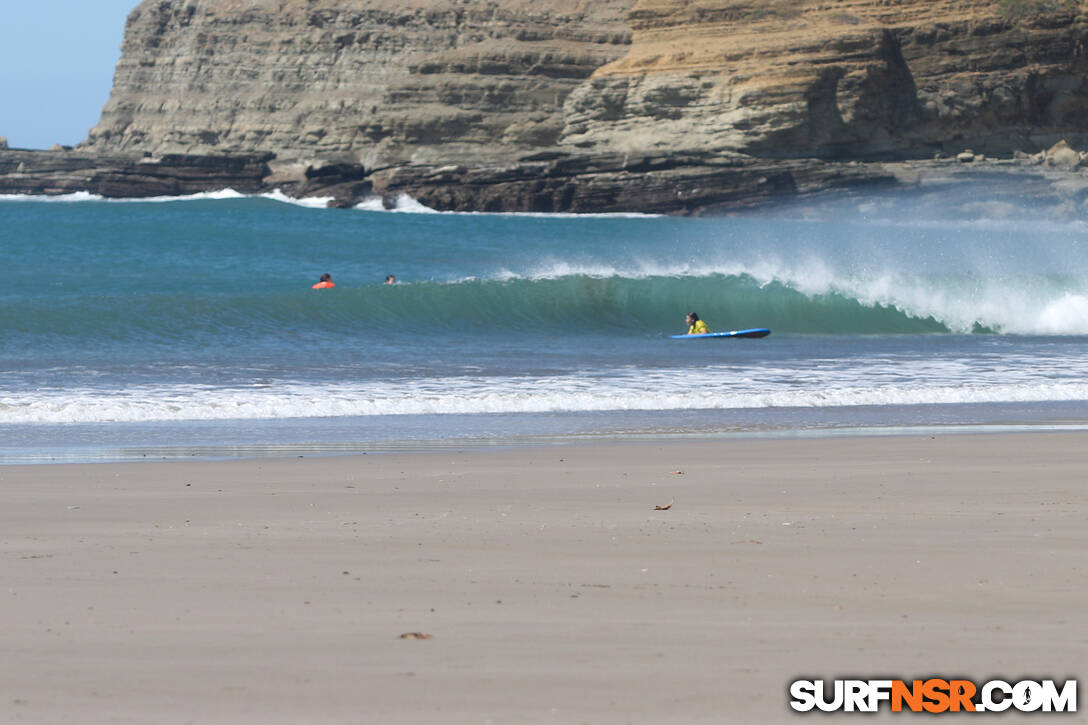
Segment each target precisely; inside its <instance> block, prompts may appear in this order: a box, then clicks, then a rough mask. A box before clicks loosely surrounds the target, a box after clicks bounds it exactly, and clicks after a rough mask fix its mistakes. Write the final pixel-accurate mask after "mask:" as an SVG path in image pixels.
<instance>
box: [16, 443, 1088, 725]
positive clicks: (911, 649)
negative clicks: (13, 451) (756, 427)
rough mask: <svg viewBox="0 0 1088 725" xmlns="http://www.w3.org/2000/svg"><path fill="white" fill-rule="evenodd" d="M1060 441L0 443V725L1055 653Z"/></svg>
mask: <svg viewBox="0 0 1088 725" xmlns="http://www.w3.org/2000/svg"><path fill="white" fill-rule="evenodd" d="M1086 443H1088V436H1086V435H1085V434H1049V433H1047V434H1007V435H986V436H968V435H945V436H938V437H936V438H930V437H928V436H927V437H888V438H865V437H855V438H833V439H821V440H811V439H809V440H796V439H795V440H723V441H703V442H684V441H660V440H658V441H650V442H625V443H599V444H591V445H571V446H557V447H536V448H531V449H521V450H503V451H470V452H453V451H443V452H431V453H411V454H385V455H367V456H351V457H336V458H304V459H290V460H276V461H269V460H254V461H232V462H190V463H133V464H117V465H114V464H91V465H49V466H7V467H2V468H0V502H2V505H0V567H2V568H0V574H2V582H3V588H2V590H0V602H2V605H0V617H2V622H3V628H2V630H0V631H2V634H0V722H15V723H24V722H25V723H83V724H85V723H106V722H126V723H182V722H193V723H341V722H343V723H364V722H365V723H485V722H494V723H537V722H541V723H581V722H587V723H613V722H615V723H619V722H634V723H698V722H707V723H709V722H714V723H722V722H736V723H763V722H785V721H797V719H798V718H801V719H803V716H798V715H795V714H793V713H792V712H791V711H790V710H789V708H788V705H787V699H788V698H787V686H788V683H789V682H790V681H791V680H793V679H795V678H797V677H799V676H822V677H828V678H833V677H835V676H848V675H852V676H862V677H866V678H867V677H877V676H882V675H886V676H904V677H914V676H928V675H961V676H966V677H968V678H970V679H975V680H976V681H977V680H980V679H988V678H989V677H991V676H994V675H1005V676H1008V677H1013V678H1019V677H1020V676H1032V677H1040V676H1044V675H1045V676H1054V677H1061V678H1064V677H1074V676H1077V675H1084V674H1085V672H1084V671H1080V672H1078V671H1077V669H1078V667H1079V668H1083V667H1084V665H1085V663H1086V662H1088V582H1086V573H1088V571H1086V567H1088V555H1086V554H1088V527H1086V525H1085V509H1086V506H1085V503H1086V499H1088V482H1086V475H1085V474H1086V471H1088V459H1086V453H1085V450H1086V445H1085V444H1086ZM675 471H683V474H682V475H681V474H677V473H674V472H675ZM671 499H675V505H674V506H673V507H672V508H671V509H670V510H667V511H654V510H652V509H653V507H654V506H655V505H665V504H666V503H668V502H669V501H670V500H671ZM405 632H424V633H427V634H431V635H433V638H431V639H426V640H406V639H400V638H399V637H398V635H400V634H401V633H405ZM811 717H813V718H814V719H815V720H816V721H818V722H827V721H829V718H828V717H826V716H825V717H820V716H811ZM904 717H905V718H907V719H911V716H910V715H900V716H899V719H903V718H904ZM1079 717H1082V715H1078V716H1075V717H1074V719H1076V718H1079ZM831 719H832V720H835V721H838V720H839V719H844V720H853V721H858V720H865V721H870V722H871V721H872V717H871V716H864V715H860V716H859V715H854V716H844V717H842V718H831ZM877 719H878V720H881V721H883V720H884V719H894V718H893V716H890V715H889V716H886V717H878V718H877ZM1062 719H1063V721H1067V722H1068V721H1069V719H1068V718H1062Z"/></svg>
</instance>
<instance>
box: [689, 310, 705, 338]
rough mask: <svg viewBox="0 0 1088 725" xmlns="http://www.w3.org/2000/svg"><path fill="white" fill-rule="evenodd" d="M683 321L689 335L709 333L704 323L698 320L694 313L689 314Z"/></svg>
mask: <svg viewBox="0 0 1088 725" xmlns="http://www.w3.org/2000/svg"><path fill="white" fill-rule="evenodd" d="M685 321H686V322H687V323H688V334H689V335H705V334H707V333H708V332H710V328H709V327H707V326H706V323H705V322H703V321H702V320H700V319H699V315H697V314H695V313H694V312H689V313H688V316H687V318H685Z"/></svg>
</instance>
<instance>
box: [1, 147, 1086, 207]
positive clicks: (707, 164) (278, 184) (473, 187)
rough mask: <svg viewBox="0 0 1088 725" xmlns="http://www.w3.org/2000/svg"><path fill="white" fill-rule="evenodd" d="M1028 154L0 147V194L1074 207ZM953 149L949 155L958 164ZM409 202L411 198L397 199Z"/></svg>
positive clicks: (1062, 175) (1040, 159)
mask: <svg viewBox="0 0 1088 725" xmlns="http://www.w3.org/2000/svg"><path fill="white" fill-rule="evenodd" d="M1049 154H1050V152H1046V151H1041V152H1039V153H1037V154H1034V155H1031V156H1028V155H1023V154H1022V155H1020V156H1014V157H1011V158H996V157H986V156H982V155H978V156H976V155H973V154H966V155H964V154H960V155H959V157H957V156H946V157H943V158H940V159H924V158H919V157H917V156H909V155H906V156H902V157H898V158H871V159H869V158H858V159H850V158H829V159H821V158H809V157H797V158H771V157H766V158H765V157H758V156H743V155H732V154H724V155H723V154H721V153H709V152H705V151H688V152H683V153H672V154H667V155H664V156H655V155H653V154H642V155H630V154H617V153H600V152H599V153H585V152H578V151H570V150H563V151H555V152H554V153H545V154H542V155H540V158H536V157H534V156H527V157H525V158H521V159H518V160H516V161H514V162H513V163H507V164H498V165H490V166H489V165H480V166H476V167H467V166H456V165H454V166H451V165H448V164H446V165H442V164H437V165H417V164H409V163H402V164H396V165H393V166H390V167H381V168H368V167H367V166H365V165H364V164H361V163H338V162H334V161H332V160H314V161H312V162H310V163H309V165H307V164H301V165H300V164H292V163H288V164H287V166H288V167H290V168H292V169H294V171H292V172H291V173H286V172H284V171H283V170H280V171H274V169H273V167H274V166H276V165H277V164H278V163H279V162H278V161H277V159H276V155H275V154H272V153H250V154H244V153H235V154H185V153H176V154H164V155H161V156H156V157H150V156H147V157H145V156H142V155H131V154H122V153H115V154H99V153H91V152H87V151H85V150H80V149H61V150H48V151H45V150H24V149H6V148H0V194H2V195H15V196H17V195H30V196H64V195H71V194H78V193H88V194H94V195H98V196H102V197H103V198H106V199H126V200H136V199H140V198H151V199H154V198H156V197H178V196H192V195H199V194H209V193H210V194H217V193H223V192H225V191H228V190H233V191H235V192H238V193H241V194H253V195H260V194H275V193H279V194H282V195H284V196H285V197H286V198H290V199H293V200H295V202H296V203H301V204H303V205H307V204H313V203H316V201H315V200H319V201H321V202H322V204H321V205H326V204H327V205H328V206H330V207H337V208H357V207H359V206H360V205H364V206H366V208H369V209H372V210H376V209H379V208H384V209H386V210H397V209H403V208H407V207H410V208H415V207H416V206H417V205H422V206H423V207H426V208H429V209H432V210H434V211H438V212H469V213H471V212H477V213H523V214H575V215H583V214H587V215H601V214H621V215H622V214H643V215H647V216H653V215H674V216H714V215H728V214H735V213H743V212H750V211H758V210H767V209H773V208H775V207H776V206H779V205H782V204H788V203H815V202H827V201H834V200H836V199H842V198H846V199H849V198H856V197H861V196H864V195H865V194H867V193H872V192H874V191H912V190H918V189H925V190H929V191H931V192H933V193H941V192H942V190H949V189H953V188H955V187H956V186H958V185H962V184H964V183H973V184H975V185H977V186H978V187H979V188H982V189H985V190H986V191H987V192H988V193H989V194H990V195H991V196H992V197H993V198H994V199H1000V200H1006V199H1007V200H1011V201H1018V202H1023V201H1024V200H1028V201H1033V202H1036V203H1040V204H1045V205H1052V206H1061V205H1069V204H1072V205H1077V204H1079V202H1080V194H1081V190H1082V189H1083V187H1084V185H1085V183H1086V182H1085V180H1084V173H1083V172H1081V171H1080V169H1079V167H1078V166H1077V165H1076V164H1072V163H1071V162H1069V161H1068V160H1066V159H1064V157H1063V158H1062V159H1059V158H1058V157H1057V156H1055V157H1053V158H1052V157H1051V156H1050V155H1049ZM960 157H962V158H960ZM406 199H410V200H411V201H405V200H406Z"/></svg>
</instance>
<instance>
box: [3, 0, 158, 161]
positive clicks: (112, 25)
mask: <svg viewBox="0 0 1088 725" xmlns="http://www.w3.org/2000/svg"><path fill="white" fill-rule="evenodd" d="M138 4H139V0H0V136H4V137H6V138H7V140H8V145H9V146H10V147H11V148H30V149H47V148H49V147H50V146H52V145H53V144H58V143H59V144H66V145H75V144H77V143H79V142H80V141H82V140H83V139H85V138H87V132H88V131H89V130H90V129H91V128H92V127H93V126H94V125H95V124H96V123H98V116H99V114H100V113H101V112H102V106H104V105H105V104H106V101H107V100H108V99H109V97H110V87H111V86H112V85H113V69H114V67H115V66H116V65H117V59H118V58H120V57H121V40H122V38H123V37H124V31H125V18H127V17H128V14H129V12H130V11H131V10H132V9H133V8H134V7H136V6H137V5H138Z"/></svg>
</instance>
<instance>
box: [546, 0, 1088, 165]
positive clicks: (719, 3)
mask: <svg viewBox="0 0 1088 725" xmlns="http://www.w3.org/2000/svg"><path fill="white" fill-rule="evenodd" d="M1078 6H1079V3H1071V2H1061V1H1054V2H1050V1H1044V0H1003V1H997V0H955V1H953V0H838V1H836V2H828V1H827V0H639V1H638V2H637V3H636V4H635V5H634V7H633V9H632V11H631V13H630V16H629V22H630V25H631V27H632V29H633V33H634V35H633V42H632V46H631V49H630V52H629V53H628V54H627V55H625V56H624V57H623V58H622V59H619V60H617V61H614V62H612V63H610V64H608V65H606V66H604V67H602V68H601V69H599V70H598V71H597V72H596V73H595V74H594V76H593V77H592V78H591V79H590V80H589V81H588V82H587V83H585V84H583V85H581V86H580V87H579V88H578V89H576V90H575V92H574V93H572V94H571V96H570V97H569V98H568V100H567V107H566V116H565V122H566V126H565V130H564V134H563V137H562V140H563V142H564V143H565V144H568V145H571V146H575V147H579V148H583V149H600V148H608V149H615V148H625V149H636V148H638V149H647V148H652V149H655V150H657V151H667V150H677V149H694V148H701V149H718V150H722V151H735V152H741V153H746V154H752V155H756V156H761V157H780V158H788V157H803V156H818V157H824V158H843V157H846V158H850V157H868V158H881V157H884V158H918V157H923V156H927V155H932V154H933V153H935V152H950V151H951V152H956V151H959V150H962V149H963V148H964V147H966V146H972V147H974V148H975V149H978V150H979V151H982V152H985V153H989V154H1011V153H1012V152H1013V151H1014V150H1016V149H1031V150H1039V149H1042V148H1047V147H1048V146H1050V145H1051V144H1053V143H1054V142H1055V141H1057V140H1058V139H1059V138H1067V139H1069V140H1070V141H1071V142H1072V143H1074V145H1077V146H1083V145H1084V142H1085V141H1088V137H1086V136H1085V131H1086V130H1088V125H1086V124H1085V120H1086V119H1088V83H1086V82H1085V77H1086V71H1088V62H1086V58H1085V49H1086V41H1088V31H1086V27H1085V18H1084V17H1083V16H1080V15H1078V11H1077V7H1078Z"/></svg>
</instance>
